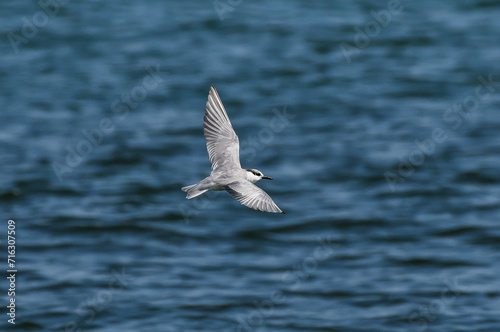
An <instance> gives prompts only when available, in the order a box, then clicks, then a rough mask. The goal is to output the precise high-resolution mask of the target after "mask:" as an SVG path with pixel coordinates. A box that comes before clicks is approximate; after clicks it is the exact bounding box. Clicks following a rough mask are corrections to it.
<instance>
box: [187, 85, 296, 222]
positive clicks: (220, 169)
mask: <svg viewBox="0 0 500 332" xmlns="http://www.w3.org/2000/svg"><path fill="white" fill-rule="evenodd" d="M203 130H204V133H205V138H206V139H207V150H208V156H209V157H210V161H211V162H212V173H211V174H210V176H208V177H206V178H205V179H203V180H201V181H200V182H199V183H196V184H193V185H190V186H187V187H183V188H182V191H185V192H187V196H186V198H187V199H191V198H194V197H196V196H199V195H201V194H203V193H204V192H206V191H208V190H226V191H227V192H228V193H229V194H231V196H233V197H234V198H235V199H236V200H238V201H239V202H240V203H241V204H243V205H245V206H247V207H249V208H251V209H254V210H259V211H264V212H272V213H283V214H286V213H285V212H283V211H282V210H281V209H280V208H279V207H278V205H276V203H274V202H273V200H272V199H271V197H270V196H269V195H268V194H267V193H266V192H265V191H264V190H262V189H260V188H259V187H257V186H256V185H255V184H254V183H255V182H257V181H259V180H261V179H265V180H272V178H270V177H269V176H264V174H262V172H261V171H259V170H257V169H243V168H241V164H240V143H239V140H238V136H237V135H236V133H235V132H234V129H233V126H232V125H231V121H229V117H228V116H227V113H226V110H225V108H224V105H223V104H222V101H221V99H220V97H219V94H218V93H217V90H216V89H215V86H213V85H212V87H211V88H210V92H209V93H208V101H207V105H206V107H205V116H204V118H203Z"/></svg>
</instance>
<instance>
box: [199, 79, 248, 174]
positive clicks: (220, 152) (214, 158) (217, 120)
mask: <svg viewBox="0 0 500 332" xmlns="http://www.w3.org/2000/svg"><path fill="white" fill-rule="evenodd" d="M203 129H204V132H205V138H206V139H207V150H208V156H209V157H210V161H211V162H212V168H213V169H214V170H215V169H217V168H219V167H221V166H223V165H226V166H230V167H238V168H241V164H240V143H239V140H238V136H236V133H235V132H234V129H233V126H232V125H231V121H229V117H228V116H227V113H226V110H225V109H224V105H222V101H221V99H220V97H219V94H218V93H217V90H216V89H215V87H214V86H213V85H212V87H211V88H210V92H209V94H208V101H207V106H206V107H205V117H204V118H203Z"/></svg>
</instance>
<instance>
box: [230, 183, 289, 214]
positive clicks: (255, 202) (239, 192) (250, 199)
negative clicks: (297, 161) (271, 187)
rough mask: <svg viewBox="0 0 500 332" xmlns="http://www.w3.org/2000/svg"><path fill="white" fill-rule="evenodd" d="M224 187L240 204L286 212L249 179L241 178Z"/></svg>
mask: <svg viewBox="0 0 500 332" xmlns="http://www.w3.org/2000/svg"><path fill="white" fill-rule="evenodd" d="M225 189H226V190H227V192H228V193H230V194H231V196H233V197H234V198H236V199H237V200H238V201H239V202H240V203H241V204H243V205H245V206H248V207H249V208H251V209H254V210H259V211H264V212H273V213H283V214H286V213H285V212H283V211H281V209H280V208H279V207H278V205H276V203H274V202H273V200H272V199H271V197H270V196H269V195H268V194H267V193H266V192H265V191H264V190H262V189H260V188H259V187H257V186H256V185H254V184H253V183H251V182H250V181H247V180H243V181H238V182H233V183H231V184H229V185H227V186H226V188H225Z"/></svg>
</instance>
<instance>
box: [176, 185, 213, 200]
mask: <svg viewBox="0 0 500 332" xmlns="http://www.w3.org/2000/svg"><path fill="white" fill-rule="evenodd" d="M199 185H200V184H199V183H197V184H192V185H190V186H187V187H182V188H181V190H182V191H185V192H187V196H186V198H187V199H191V198H194V197H196V196H199V195H201V194H203V193H204V192H205V191H207V190H208V189H200V188H199Z"/></svg>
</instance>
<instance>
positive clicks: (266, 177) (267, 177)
mask: <svg viewBox="0 0 500 332" xmlns="http://www.w3.org/2000/svg"><path fill="white" fill-rule="evenodd" d="M262 178H263V179H264V180H272V179H273V178H270V177H269V176H263V177H262Z"/></svg>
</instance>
